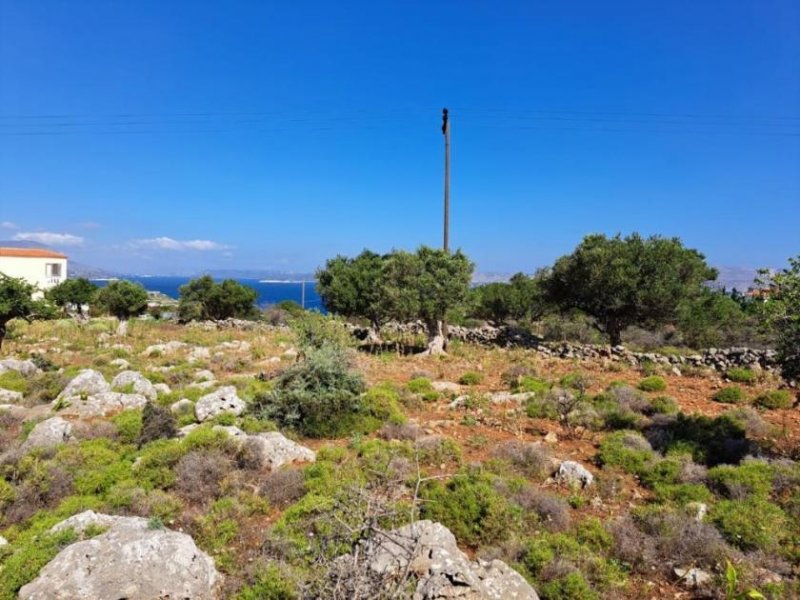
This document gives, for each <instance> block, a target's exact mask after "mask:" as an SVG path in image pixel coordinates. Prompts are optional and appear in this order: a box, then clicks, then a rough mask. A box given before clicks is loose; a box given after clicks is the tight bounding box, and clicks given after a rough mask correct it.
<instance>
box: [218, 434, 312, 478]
mask: <svg viewBox="0 0 800 600" xmlns="http://www.w3.org/2000/svg"><path fill="white" fill-rule="evenodd" d="M214 431H224V432H225V433H227V434H228V435H230V436H231V437H232V438H234V439H236V440H238V441H240V442H242V443H246V444H247V445H248V446H250V447H251V448H252V449H253V450H255V452H256V454H257V455H258V458H259V462H260V465H261V466H262V467H268V468H269V469H270V470H271V471H275V470H277V469H279V468H281V467H282V466H283V465H286V464H289V463H293V462H314V461H315V460H316V459H317V455H316V453H315V452H314V451H313V450H311V449H310V448H306V447H305V446H302V445H300V444H298V443H297V442H293V441H292V440H290V439H289V438H287V437H285V436H284V435H283V434H282V433H279V432H277V431H268V432H264V433H256V434H253V435H248V434H246V433H245V432H244V431H242V430H241V429H239V428H238V427H233V426H223V425H216V426H214Z"/></svg>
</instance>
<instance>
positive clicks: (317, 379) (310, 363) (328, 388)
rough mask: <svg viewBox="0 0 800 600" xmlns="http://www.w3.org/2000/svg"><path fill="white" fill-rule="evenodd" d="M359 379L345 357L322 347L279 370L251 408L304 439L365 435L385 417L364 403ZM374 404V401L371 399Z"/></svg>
mask: <svg viewBox="0 0 800 600" xmlns="http://www.w3.org/2000/svg"><path fill="white" fill-rule="evenodd" d="M364 389H365V385H364V379H363V378H362V376H361V374H360V373H358V372H356V371H354V370H353V362H352V357H351V355H350V354H349V353H348V352H347V351H346V350H344V349H342V348H339V347H336V346H332V345H324V346H322V347H321V348H318V349H311V350H309V351H308V353H307V354H306V359H305V360H304V361H303V362H300V363H298V364H296V365H293V366H292V367H290V368H289V369H287V370H286V371H284V372H283V373H282V374H281V375H280V376H279V377H278V380H277V381H276V383H275V389H274V390H272V391H271V392H268V393H267V394H264V395H261V396H259V397H257V398H256V399H255V400H254V402H253V403H252V405H251V410H252V411H253V414H254V415H255V416H257V417H259V418H262V419H266V420H272V421H276V422H277V423H278V424H279V425H281V426H283V427H289V428H291V429H294V430H295V431H297V432H299V433H301V434H303V435H307V436H309V437H318V438H319V437H344V436H348V435H351V434H353V433H370V432H371V431H374V430H375V429H377V428H378V427H380V426H381V424H382V422H383V420H385V419H386V418H389V416H390V414H388V413H387V411H386V410H385V407H384V408H380V407H377V408H376V406H375V403H374V402H373V404H372V405H369V404H367V402H365V400H364V397H363V396H362V393H363V392H364ZM373 399H374V398H373Z"/></svg>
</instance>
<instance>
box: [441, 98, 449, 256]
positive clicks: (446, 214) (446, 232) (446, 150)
mask: <svg viewBox="0 0 800 600" xmlns="http://www.w3.org/2000/svg"><path fill="white" fill-rule="evenodd" d="M442 133H443V134H444V251H445V252H450V119H449V118H448V115H447V109H446V108H443V109H442Z"/></svg>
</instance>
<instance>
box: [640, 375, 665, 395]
mask: <svg viewBox="0 0 800 600" xmlns="http://www.w3.org/2000/svg"><path fill="white" fill-rule="evenodd" d="M639 389H640V390H642V391H643V392H663V391H664V390H665V389H667V382H666V381H664V378H663V377H659V376H658V375H651V376H650V377H645V378H644V379H642V380H641V381H640V382H639Z"/></svg>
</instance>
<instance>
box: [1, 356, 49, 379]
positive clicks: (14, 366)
mask: <svg viewBox="0 0 800 600" xmlns="http://www.w3.org/2000/svg"><path fill="white" fill-rule="evenodd" d="M6 371H16V372H17V373H19V374H20V375H22V376H23V377H31V376H32V375H36V374H37V373H38V372H39V371H40V369H39V367H37V366H36V363H34V362H33V361H32V360H17V359H16V358H5V359H3V360H0V373H5V372H6Z"/></svg>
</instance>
